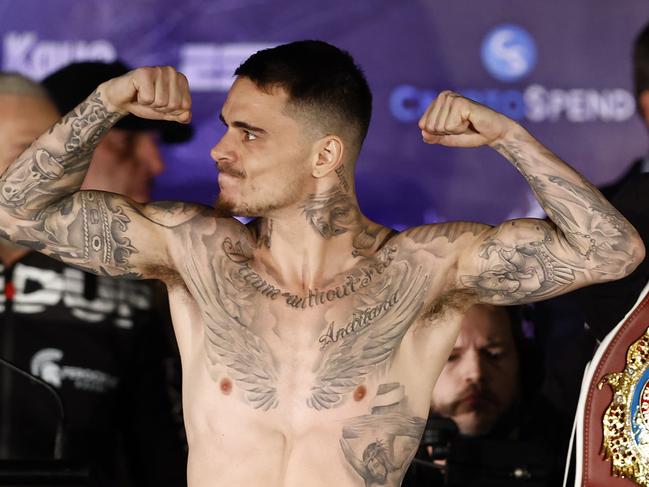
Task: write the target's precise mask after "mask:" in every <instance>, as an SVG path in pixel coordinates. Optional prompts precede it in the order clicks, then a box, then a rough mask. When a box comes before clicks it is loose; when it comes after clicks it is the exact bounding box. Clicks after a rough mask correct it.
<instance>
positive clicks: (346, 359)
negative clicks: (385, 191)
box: [185, 249, 430, 411]
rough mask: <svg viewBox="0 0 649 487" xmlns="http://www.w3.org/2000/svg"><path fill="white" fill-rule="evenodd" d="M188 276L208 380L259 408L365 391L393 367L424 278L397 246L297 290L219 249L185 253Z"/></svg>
mask: <svg viewBox="0 0 649 487" xmlns="http://www.w3.org/2000/svg"><path fill="white" fill-rule="evenodd" d="M235 257H236V256H235ZM185 282H186V284H187V288H188V290H189V293H190V294H191V296H192V298H193V301H194V302H195V304H196V307H197V309H198V310H199V313H200V316H201V318H202V319H201V321H202V330H201V331H202V333H203V343H204V347H203V350H202V352H203V353H204V356H205V358H206V361H205V364H206V366H207V370H208V371H209V375H210V377H211V380H213V381H214V382H215V383H216V384H217V385H218V388H219V389H220V390H221V391H222V392H225V393H228V394H236V395H237V397H238V398H239V399H240V400H241V401H243V402H245V403H247V404H248V405H249V406H250V407H252V408H254V409H261V410H264V411H269V410H274V409H277V408H282V406H284V407H289V405H290V407H293V408H294V407H295V406H296V404H298V405H302V406H305V407H307V408H310V409H312V410H314V411H321V410H330V409H335V408H338V407H341V406H342V405H343V404H345V403H347V402H348V401H349V400H350V398H353V396H354V394H357V395H361V396H362V395H363V394H364V392H363V391H364V388H365V389H366V388H367V385H368V384H373V381H374V380H375V379H376V378H377V375H380V374H381V373H386V372H389V370H390V369H391V367H392V366H393V364H394V360H395V356H396V354H397V351H398V349H399V347H400V345H401V343H402V341H403V339H404V336H405V335H406V333H407V332H408V330H409V328H410V327H411V326H412V325H413V323H414V322H416V321H417V320H418V319H419V318H420V317H421V315H422V311H423V309H424V306H425V302H426V296H427V293H428V288H429V287H430V277H429V276H428V275H427V274H426V273H425V272H424V271H423V269H422V268H420V267H417V266H416V265H413V264H412V263H410V262H407V261H406V260H403V259H399V258H398V257H397V255H396V249H393V250H390V249H387V250H386V251H385V252H384V253H383V254H381V255H380V256H378V257H377V258H376V259H373V260H369V261H367V262H366V263H365V265H363V266H360V267H359V268H358V269H354V270H352V271H350V272H348V273H344V274H341V275H340V276H339V278H338V279H336V280H335V282H333V283H332V284H331V285H329V286H323V287H322V288H312V289H306V290H304V291H302V292H295V291H291V290H289V289H283V288H282V287H281V286H279V285H278V284H277V283H276V282H273V281H272V280H271V279H270V278H268V277H267V276H266V275H264V274H262V273H261V272H259V271H257V270H256V269H255V267H254V266H253V265H252V264H251V263H250V261H249V260H247V259H241V261H237V259H236V258H232V255H223V254H222V255H216V256H214V258H213V259H211V260H210V261H209V265H204V264H203V265H199V264H198V262H197V261H196V259H194V258H190V259H188V261H187V268H186V269H185Z"/></svg>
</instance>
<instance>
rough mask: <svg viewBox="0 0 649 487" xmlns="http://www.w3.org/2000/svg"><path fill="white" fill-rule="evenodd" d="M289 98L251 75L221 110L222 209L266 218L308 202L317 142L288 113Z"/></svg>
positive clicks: (215, 153) (217, 150) (217, 155)
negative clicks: (267, 88) (223, 127)
mask: <svg viewBox="0 0 649 487" xmlns="http://www.w3.org/2000/svg"><path fill="white" fill-rule="evenodd" d="M287 100H288V96H287V94H286V93H285V92H284V91H283V90H279V89H276V90H272V91H271V92H269V93H266V92H264V91H261V90H260V89H259V88H257V86H256V85H255V84H254V83H253V82H252V81H250V80H249V79H247V78H238V79H237V80H236V81H235V83H234V85H233V86H232V88H231V89H230V92H229V94H228V98H227V100H226V101H225V104H224V105H223V109H222V111H221V116H222V120H223V121H224V122H225V124H226V126H227V131H226V133H225V134H224V135H223V137H222V138H221V140H220V141H219V142H218V143H217V144H216V145H215V146H214V148H212V151H211V156H212V159H214V161H215V162H216V163H217V167H218V169H219V188H220V194H219V199H218V201H217V203H216V206H217V208H219V209H221V210H224V211H226V212H230V213H232V214H235V215H245V216H263V215H265V214H267V213H268V212H269V211H272V210H275V209H278V208H285V207H288V206H291V205H297V204H299V203H301V202H302V201H303V199H304V196H305V194H306V192H307V191H308V188H307V187H306V184H307V182H308V180H309V174H310V173H309V164H308V161H309V157H310V156H311V150H312V141H311V140H310V139H309V137H308V136H307V133H306V131H305V130H304V128H303V127H301V125H300V123H299V122H298V121H297V120H295V119H294V118H292V117H290V116H288V115H287V114H286V113H285V111H284V108H285V105H286V101H287Z"/></svg>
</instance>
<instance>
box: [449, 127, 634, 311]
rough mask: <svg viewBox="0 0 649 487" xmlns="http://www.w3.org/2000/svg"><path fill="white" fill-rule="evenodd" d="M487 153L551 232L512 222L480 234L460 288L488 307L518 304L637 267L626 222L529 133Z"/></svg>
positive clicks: (534, 223)
mask: <svg viewBox="0 0 649 487" xmlns="http://www.w3.org/2000/svg"><path fill="white" fill-rule="evenodd" d="M494 148H495V149H496V150H497V151H498V152H500V153H501V154H502V155H503V156H505V157H506V158H507V159H508V160H509V161H510V162H511V163H512V164H513V165H514V167H516V169H518V171H519V172H520V173H521V174H522V175H523V176H524V177H525V179H526V180H527V182H528V183H529V185H530V186H531V188H532V190H533V191H534V193H535V195H536V197H537V199H538V201H539V202H540V204H541V206H542V207H543V209H544V210H545V211H546V213H547V215H548V216H549V217H550V219H551V220H552V222H553V223H554V225H552V224H551V223H548V222H546V221H542V220H515V221H510V222H505V223H503V224H502V225H500V226H498V227H496V228H494V229H492V230H491V231H490V232H487V234H486V236H485V237H484V238H483V239H482V240H481V242H480V245H479V248H478V252H477V254H478V255H477V262H478V266H477V270H478V272H477V273H465V274H463V275H462V274H461V275H460V280H461V282H462V284H463V285H464V286H466V287H469V288H474V289H476V290H478V291H479V293H480V295H481V296H482V298H483V299H485V300H487V301H491V302H495V303H497V304H517V303H522V302H529V301H535V300H540V299H545V298H548V297H550V296H553V295H556V294H560V293H562V292H566V291H568V290H570V289H572V288H576V287H581V286H583V285H588V284H594V283H596V282H601V281H606V280H613V279H619V278H621V277H624V276H625V275H628V274H629V273H630V272H631V271H632V270H633V269H634V268H635V267H636V266H637V265H638V264H639V263H640V262H641V261H642V258H643V255H644V246H643V244H642V241H641V240H640V237H639V236H638V234H637V232H636V231H635V229H634V228H633V227H632V226H631V225H630V224H629V222H627V221H626V219H625V218H624V217H623V216H622V215H621V214H620V213H619V212H618V211H617V210H616V209H615V208H614V207H613V206H612V205H611V204H610V203H609V202H608V201H607V200H606V199H605V198H604V197H603V196H602V194H601V193H600V192H599V191H598V190H597V189H596V188H595V187H594V186H593V185H592V184H590V183H589V182H588V181H586V180H585V179H584V178H583V177H582V176H581V175H580V174H578V173H577V172H576V171H574V170H573V169H572V168H571V167H569V166H568V165H567V164H565V163H564V162H562V161H561V160H560V159H559V158H558V157H556V156H555V155H554V154H552V153H551V152H550V151H548V150H547V149H546V148H544V147H543V146H541V144H539V143H538V142H537V141H536V140H535V139H533V138H532V137H531V136H530V135H529V134H527V133H526V132H524V131H521V132H520V133H518V134H517V135H515V136H512V137H510V138H509V139H508V140H506V142H503V143H500V144H497V145H496V146H495V147H494ZM555 225H556V227H555Z"/></svg>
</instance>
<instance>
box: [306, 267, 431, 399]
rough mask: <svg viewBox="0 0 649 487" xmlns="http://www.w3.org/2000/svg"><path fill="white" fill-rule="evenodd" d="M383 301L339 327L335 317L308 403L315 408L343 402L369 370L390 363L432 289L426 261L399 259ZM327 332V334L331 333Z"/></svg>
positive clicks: (324, 344) (372, 305)
mask: <svg viewBox="0 0 649 487" xmlns="http://www.w3.org/2000/svg"><path fill="white" fill-rule="evenodd" d="M391 274H392V276H391V279H390V282H389V285H388V286H387V289H386V291H387V292H384V293H381V295H382V296H383V298H382V299H383V301H381V302H376V300H375V301H374V303H373V304H370V306H368V307H366V308H363V309H360V310H359V311H360V312H355V313H354V314H353V318H352V319H351V320H350V321H349V322H348V323H346V324H345V325H343V326H342V327H339V328H337V329H335V328H334V324H333V323H332V324H331V325H330V327H329V329H328V331H327V333H328V338H325V339H324V340H323V338H322V337H321V339H320V343H322V344H323V345H322V348H321V350H324V355H323V357H322V361H321V363H320V365H319V366H318V367H317V370H316V381H315V384H314V385H313V387H312V388H311V395H310V397H309V398H308V399H307V405H308V406H309V407H312V408H314V409H316V410H322V409H330V408H335V407H338V406H340V405H341V404H343V402H344V399H345V396H346V394H347V393H349V392H351V391H352V390H353V389H354V388H356V387H357V386H358V385H360V384H361V383H362V382H363V381H364V380H365V378H366V377H367V375H368V374H370V373H371V372H373V371H374V370H376V369H377V368H379V367H381V366H383V365H387V364H388V363H389V361H390V360H391V359H392V357H393V355H394V352H395V350H396V349H397V348H398V346H399V344H400V343H401V340H402V339H403V337H404V335H405V334H406V332H407V331H408V328H409V327H410V325H411V324H412V323H413V321H414V320H415V319H417V317H419V316H420V314H421V312H422V308H423V306H424V300H425V297H426V294H427V287H428V276H427V275H426V274H425V273H424V271H423V269H422V268H421V267H417V268H415V269H411V266H410V264H409V263H408V262H405V261H402V262H396V261H395V262H394V264H393V269H392V271H391ZM327 333H326V334H325V335H323V336H325V337H327Z"/></svg>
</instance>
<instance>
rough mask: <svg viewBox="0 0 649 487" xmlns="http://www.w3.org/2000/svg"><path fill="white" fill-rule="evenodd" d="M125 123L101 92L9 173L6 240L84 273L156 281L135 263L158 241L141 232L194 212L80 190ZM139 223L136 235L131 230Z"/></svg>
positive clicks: (1, 181)
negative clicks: (101, 147)
mask: <svg viewBox="0 0 649 487" xmlns="http://www.w3.org/2000/svg"><path fill="white" fill-rule="evenodd" d="M120 117H121V115H120V114H119V113H114V112H110V111H109V110H107V108H106V106H105V104H104V102H103V100H102V97H101V94H100V92H99V91H95V92H94V93H93V94H91V95H90V96H89V97H88V98H87V99H86V100H85V101H84V102H82V103H81V104H80V105H79V106H78V107H76V108H75V109H74V110H72V111H71V112H70V113H68V114H67V115H66V116H65V117H63V119H61V120H60V121H59V122H58V123H57V124H55V125H54V126H53V127H52V128H51V129H50V130H49V131H48V132H46V133H45V134H43V135H41V136H40V137H39V138H38V139H37V140H36V141H35V142H34V143H33V144H32V145H31V146H30V147H29V149H27V150H26V151H25V152H24V153H23V154H22V155H21V156H20V157H19V158H18V159H17V160H16V161H14V162H13V163H12V164H11V165H10V166H9V167H8V168H7V170H6V171H5V172H4V173H3V174H2V176H0V221H2V222H3V224H4V226H5V228H9V230H7V232H6V234H4V235H3V236H4V237H6V238H9V239H10V240H13V241H14V242H16V243H19V244H21V245H25V246H27V247H30V248H32V249H35V250H38V251H41V252H43V253H45V254H47V255H50V256H52V257H54V258H57V259H60V260H63V261H65V262H67V263H70V264H73V265H76V266H78V267H81V268H83V269H84V270H88V271H93V272H96V273H99V274H104V275H111V276H117V275H122V276H123V275H127V276H131V277H153V276H152V275H151V274H149V275H146V274H148V273H147V272H143V271H142V268H138V265H137V264H136V263H135V262H134V260H135V259H136V256H138V254H141V252H142V249H143V248H147V252H148V255H153V254H154V253H155V250H152V249H154V248H155V247H156V244H157V243H158V241H159V239H156V238H154V237H153V235H152V234H151V232H150V230H149V231H148V232H149V233H147V230H146V229H145V228H143V227H147V228H152V227H160V226H166V227H169V226H175V225H177V224H179V223H181V222H184V221H187V220H188V219H190V218H191V217H192V216H193V215H194V214H195V211H191V210H190V209H189V205H184V204H182V203H176V204H171V205H170V204H164V203H163V204H156V205H148V206H147V207H144V206H142V205H137V204H135V203H132V202H131V201H129V200H128V199H127V198H124V197H121V196H119V195H114V194H111V193H103V192H100V191H79V188H80V186H81V183H82V181H83V179H84V176H85V173H86V170H87V169H88V166H89V164H90V161H91V159H92V154H93V151H94V150H95V148H96V147H97V144H98V143H99V142H100V140H101V138H102V137H103V136H104V135H105V134H106V132H107V131H108V130H110V128H111V127H112V126H113V125H114V124H115V122H117V121H118V120H119V118H120ZM136 219H139V220H140V221H139V222H138V226H137V229H134V228H131V227H132V226H133V223H134V221H135V220H136ZM142 263H144V260H142V259H140V260H139V261H138V264H142ZM151 264H152V266H153V265H155V264H156V263H154V262H151ZM152 268H153V267H152ZM145 275H146V276H145Z"/></svg>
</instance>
